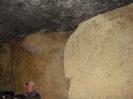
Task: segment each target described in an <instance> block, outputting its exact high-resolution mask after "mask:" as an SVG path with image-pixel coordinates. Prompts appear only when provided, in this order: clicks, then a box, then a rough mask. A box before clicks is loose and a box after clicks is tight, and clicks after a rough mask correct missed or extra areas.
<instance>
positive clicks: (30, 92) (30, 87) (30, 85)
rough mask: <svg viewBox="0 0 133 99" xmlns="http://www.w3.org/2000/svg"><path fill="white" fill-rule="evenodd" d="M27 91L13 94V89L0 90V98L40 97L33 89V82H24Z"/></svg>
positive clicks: (29, 98)
mask: <svg viewBox="0 0 133 99" xmlns="http://www.w3.org/2000/svg"><path fill="white" fill-rule="evenodd" d="M26 86H27V93H26V94H15V93H14V91H3V92H0V99H41V96H40V94H39V93H37V91H36V90H35V83H34V82H28V83H26Z"/></svg>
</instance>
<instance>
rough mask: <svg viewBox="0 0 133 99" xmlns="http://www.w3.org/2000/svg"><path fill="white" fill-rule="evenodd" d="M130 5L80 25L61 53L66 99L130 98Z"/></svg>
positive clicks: (132, 29) (132, 43)
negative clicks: (66, 88) (67, 98)
mask: <svg viewBox="0 0 133 99" xmlns="http://www.w3.org/2000/svg"><path fill="white" fill-rule="evenodd" d="M132 11H133V4H130V5H128V6H125V7H123V8H120V9H116V10H113V11H111V12H108V13H105V14H101V15H98V16H96V17H93V18H91V19H89V20H86V21H84V22H82V23H81V24H79V26H78V28H77V29H76V30H75V32H74V33H73V34H72V35H71V36H70V38H69V39H68V41H67V44H66V47H65V52H64V68H65V76H66V77H67V78H69V79H70V88H69V92H68V97H69V99H132V98H133V93H132V90H133V13H132Z"/></svg>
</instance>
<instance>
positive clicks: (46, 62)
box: [11, 33, 69, 99]
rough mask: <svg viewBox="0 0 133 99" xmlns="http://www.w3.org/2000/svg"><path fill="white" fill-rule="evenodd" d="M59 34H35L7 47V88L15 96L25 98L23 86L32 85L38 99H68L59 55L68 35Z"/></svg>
mask: <svg viewBox="0 0 133 99" xmlns="http://www.w3.org/2000/svg"><path fill="white" fill-rule="evenodd" d="M61 34H62V33H61ZM61 34H60V33H45V34H43V33H35V34H32V35H29V36H27V37H26V38H24V39H23V41H21V42H16V43H15V42H14V43H13V44H11V47H12V52H11V67H12V68H11V70H12V73H13V75H12V84H11V85H12V90H13V91H15V93H16V94H18V93H23V94H25V93H26V85H25V83H26V82H28V81H33V82H35V84H36V89H37V91H38V92H39V93H40V95H41V97H42V98H41V99H67V98H68V97H67V96H68V88H69V82H68V79H66V78H65V74H64V67H63V58H64V56H63V55H64V54H63V53H64V48H65V44H66V41H67V39H68V37H69V35H68V34H67V35H66V34H65V33H64V34H63V35H61Z"/></svg>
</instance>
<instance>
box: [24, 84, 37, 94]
mask: <svg viewBox="0 0 133 99" xmlns="http://www.w3.org/2000/svg"><path fill="white" fill-rule="evenodd" d="M26 85H27V93H31V92H33V91H34V90H35V84H34V82H28V83H26Z"/></svg>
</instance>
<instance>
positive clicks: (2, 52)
mask: <svg viewBox="0 0 133 99" xmlns="http://www.w3.org/2000/svg"><path fill="white" fill-rule="evenodd" d="M10 58H11V48H10V44H7V43H0V91H3V90H11V84H10V83H11V68H10Z"/></svg>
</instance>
